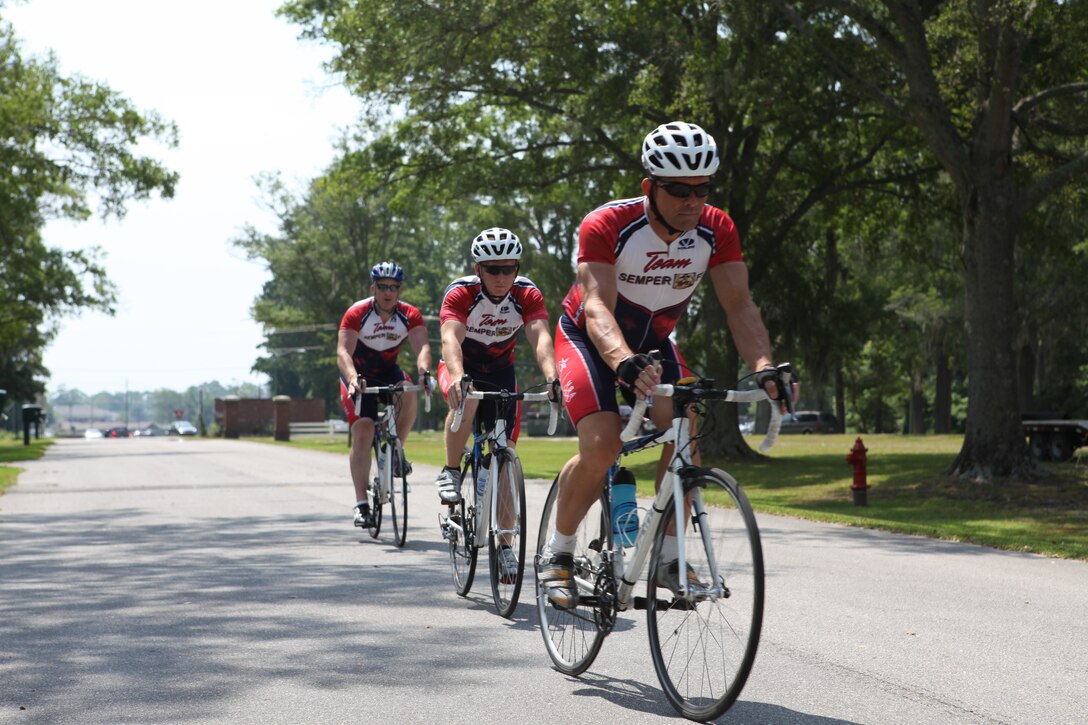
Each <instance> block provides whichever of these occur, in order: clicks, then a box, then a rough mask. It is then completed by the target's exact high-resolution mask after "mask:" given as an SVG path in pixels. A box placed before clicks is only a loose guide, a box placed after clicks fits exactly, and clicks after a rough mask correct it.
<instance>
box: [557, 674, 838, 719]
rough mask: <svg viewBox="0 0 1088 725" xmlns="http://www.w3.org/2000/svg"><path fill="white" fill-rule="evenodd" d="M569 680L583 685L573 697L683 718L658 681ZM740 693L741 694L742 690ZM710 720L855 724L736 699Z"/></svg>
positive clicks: (601, 677)
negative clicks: (721, 713)
mask: <svg viewBox="0 0 1088 725" xmlns="http://www.w3.org/2000/svg"><path fill="white" fill-rule="evenodd" d="M567 680H568V681H569V682H571V683H572V684H576V683H582V684H584V685H586V686H585V687H581V688H576V689H573V690H571V694H572V695H574V696H575V697H596V698H599V699H602V700H607V701H608V702H609V703H611V704H613V705H617V706H619V707H623V708H627V709H628V710H631V711H633V712H637V713H639V714H640V715H645V714H647V713H653V714H655V715H662V716H666V717H673V718H676V719H678V720H681V719H683V718H682V716H681V715H680V714H679V713H677V712H676V711H675V710H674V709H673V708H672V706H671V705H670V704H669V701H668V700H667V699H665V695H664V694H663V693H662V692H661V689H660V687H659V685H658V683H657V682H656V681H655V682H654V683H652V684H648V683H645V682H639V681H637V680H631V679H620V678H616V677H609V676H608V675H602V674H598V673H596V672H592V671H590V672H585V673H583V674H582V675H581V676H579V677H568V678H567ZM742 697H743V694H742ZM711 722H720V723H726V722H728V723H775V725H858V723H856V722H855V721H853V720H842V719H840V718H834V717H824V716H822V715H812V714H810V713H806V712H800V711H798V710H792V709H790V708H788V707H783V706H781V705H774V704H770V703H764V702H754V701H750V700H744V699H740V700H738V701H737V702H735V703H734V704H733V706H732V707H731V708H729V709H728V710H726V712H725V713H724V714H723V715H722V716H721V717H719V718H718V719H717V720H713V721H711Z"/></svg>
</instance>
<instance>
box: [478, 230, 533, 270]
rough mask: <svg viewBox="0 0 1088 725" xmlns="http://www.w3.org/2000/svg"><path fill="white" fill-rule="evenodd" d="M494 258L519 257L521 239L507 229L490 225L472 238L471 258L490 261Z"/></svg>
mask: <svg viewBox="0 0 1088 725" xmlns="http://www.w3.org/2000/svg"><path fill="white" fill-rule="evenodd" d="M494 259H521V240H520V239H518V235H517V234H514V233H513V232H512V231H510V230H509V229H503V228H502V227H491V228H490V229H485V230H483V231H482V232H480V233H479V234H477V235H476V238H475V239H473V240H472V260H473V261H474V262H490V261H492V260H494Z"/></svg>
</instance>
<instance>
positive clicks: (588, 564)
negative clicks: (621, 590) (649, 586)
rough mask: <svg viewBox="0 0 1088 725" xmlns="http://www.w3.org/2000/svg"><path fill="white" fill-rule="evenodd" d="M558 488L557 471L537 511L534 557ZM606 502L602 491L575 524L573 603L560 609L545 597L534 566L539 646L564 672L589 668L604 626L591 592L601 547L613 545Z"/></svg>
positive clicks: (547, 531) (549, 525)
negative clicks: (575, 597)
mask: <svg viewBox="0 0 1088 725" xmlns="http://www.w3.org/2000/svg"><path fill="white" fill-rule="evenodd" d="M558 493H559V477H558V476H556V478H555V481H554V482H553V483H552V487H551V490H550V491H549V492H548V498H547V500H546V501H545V502H544V510H543V511H542V512H541V516H540V531H539V532H538V535H537V547H536V554H537V558H536V561H537V562H539V561H540V555H541V552H542V551H543V549H544V547H545V546H546V544H547V543H548V537H549V536H550V535H551V532H552V530H553V529H554V528H555V500H556V497H557V496H558ZM607 510H608V508H607V504H606V502H605V499H604V497H603V496H602V497H601V498H600V500H599V501H598V502H596V503H594V504H593V506H591V507H590V509H589V512H588V513H586V516H585V518H584V519H582V523H580V524H579V525H578V531H577V542H576V544H575V547H574V562H575V567H574V568H575V580H576V581H577V582H578V594H579V603H578V606H576V607H575V608H574V609H560V608H558V607H556V606H555V605H553V604H552V603H551V602H549V601H548V596H547V594H546V593H545V591H544V585H543V584H542V583H541V581H540V569H539V566H537V567H534V570H535V571H536V603H537V614H538V615H539V617H540V634H541V635H542V636H543V637H544V647H545V649H547V651H548V656H549V657H550V658H551V660H552V664H553V665H554V666H555V669H557V670H559V671H560V672H562V673H563V674H565V675H571V676H577V675H580V674H582V673H583V672H585V671H586V670H587V669H589V666H590V665H592V664H593V660H595V659H596V658H597V654H598V653H599V652H600V651H601V645H602V644H603V643H604V638H605V636H606V635H607V634H608V630H607V629H604V628H602V627H601V625H600V622H601V619H600V612H599V609H598V608H597V607H596V606H595V605H594V604H593V603H592V602H593V600H588V602H587V600H584V599H583V597H592V596H593V595H594V594H595V591H594V589H595V585H596V582H597V581H598V577H599V576H600V575H601V572H602V567H603V562H604V557H603V556H602V551H605V550H607V549H610V548H611V546H612V537H611V526H610V524H609V522H608V514H607Z"/></svg>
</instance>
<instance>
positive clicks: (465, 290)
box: [438, 284, 475, 324]
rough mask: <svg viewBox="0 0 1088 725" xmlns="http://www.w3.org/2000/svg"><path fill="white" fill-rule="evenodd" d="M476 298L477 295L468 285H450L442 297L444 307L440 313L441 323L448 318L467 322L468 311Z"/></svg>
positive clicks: (439, 319)
mask: <svg viewBox="0 0 1088 725" xmlns="http://www.w3.org/2000/svg"><path fill="white" fill-rule="evenodd" d="M474 298H475V295H474V294H473V293H472V290H471V289H470V288H469V286H468V285H459V284H453V285H450V287H449V288H448V289H447V290H446V294H445V296H444V297H443V298H442V309H441V310H440V311H439V313H438V321H439V323H442V324H444V323H445V322H446V321H447V320H456V321H457V322H463V323H467V322H468V311H469V308H470V307H471V306H472V300H473V299H474Z"/></svg>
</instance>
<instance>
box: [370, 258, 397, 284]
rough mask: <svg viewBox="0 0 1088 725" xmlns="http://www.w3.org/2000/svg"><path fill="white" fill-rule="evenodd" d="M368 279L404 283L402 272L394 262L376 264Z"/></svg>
mask: <svg viewBox="0 0 1088 725" xmlns="http://www.w3.org/2000/svg"><path fill="white" fill-rule="evenodd" d="M370 279H372V280H375V279H395V280H397V281H398V282H403V281H404V270H403V269H401V266H400V265H399V264H397V263H396V262H378V263H377V264H375V265H374V266H373V267H372V268H371V270H370Z"/></svg>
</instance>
